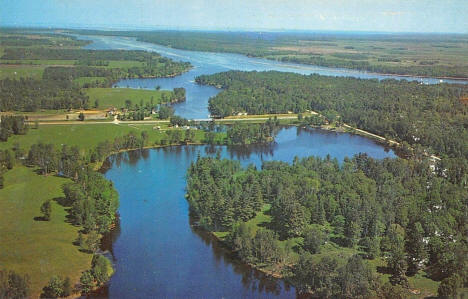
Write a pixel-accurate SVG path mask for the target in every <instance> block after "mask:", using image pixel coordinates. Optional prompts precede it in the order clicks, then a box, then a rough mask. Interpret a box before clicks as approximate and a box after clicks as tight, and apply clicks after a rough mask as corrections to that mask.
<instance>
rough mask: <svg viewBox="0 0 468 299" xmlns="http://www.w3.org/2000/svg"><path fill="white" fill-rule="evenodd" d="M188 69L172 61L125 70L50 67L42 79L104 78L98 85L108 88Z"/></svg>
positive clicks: (171, 74)
mask: <svg viewBox="0 0 468 299" xmlns="http://www.w3.org/2000/svg"><path fill="white" fill-rule="evenodd" d="M189 68H190V64H188V63H175V62H172V61H169V62H167V63H165V64H153V65H145V66H141V67H140V66H133V67H127V68H122V67H121V68H107V67H105V68H104V67H98V66H87V65H77V66H74V67H66V66H52V67H47V68H45V69H44V73H43V75H42V77H43V79H46V80H73V79H77V78H80V77H104V78H105V80H104V81H102V82H99V83H100V85H102V87H110V86H111V85H112V83H114V82H116V81H118V80H119V79H122V78H147V77H168V76H174V75H178V74H181V73H183V72H185V71H187V70H188V69H189ZM89 84H90V83H88V85H89ZM88 87H90V86H88ZM179 92H180V91H179ZM179 96H180V98H181V99H183V98H185V94H180V95H179Z"/></svg>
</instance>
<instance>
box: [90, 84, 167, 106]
mask: <svg viewBox="0 0 468 299" xmlns="http://www.w3.org/2000/svg"><path fill="white" fill-rule="evenodd" d="M86 93H87V95H88V96H89V100H90V103H91V105H94V103H95V101H96V100H98V102H99V106H98V108H103V109H105V108H110V107H115V108H124V107H125V101H126V100H130V101H132V103H133V104H138V105H140V103H141V102H142V101H143V105H146V103H151V99H153V104H154V105H156V104H158V103H160V102H161V96H162V95H163V94H164V95H165V96H166V97H168V98H169V96H170V95H171V94H172V91H166V90H164V91H163V90H146V89H131V88H88V89H86Z"/></svg>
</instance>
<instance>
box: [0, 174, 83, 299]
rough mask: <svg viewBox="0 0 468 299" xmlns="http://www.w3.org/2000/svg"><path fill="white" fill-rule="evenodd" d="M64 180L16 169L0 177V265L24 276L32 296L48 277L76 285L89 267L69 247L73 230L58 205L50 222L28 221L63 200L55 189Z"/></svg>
mask: <svg viewBox="0 0 468 299" xmlns="http://www.w3.org/2000/svg"><path fill="white" fill-rule="evenodd" d="M68 181H69V180H68V179H64V178H59V177H54V176H48V177H45V176H41V175H37V174H36V173H35V172H34V171H33V169H29V168H26V167H22V166H20V167H15V168H14V169H12V170H10V171H8V172H7V173H6V174H5V188H4V189H2V190H0V210H1V211H3V213H2V217H0V265H1V267H2V268H6V269H11V270H14V271H16V272H18V273H27V274H28V275H29V277H30V280H31V289H32V295H33V297H38V296H39V294H40V292H41V289H42V288H43V287H44V286H45V285H46V284H47V282H48V281H49V279H50V277H51V276H53V275H61V276H62V277H66V276H68V277H70V279H71V280H72V282H73V283H76V282H78V280H79V277H80V275H81V272H82V271H84V270H86V269H87V268H89V267H90V264H91V258H92V255H90V254H87V253H83V252H80V251H79V250H78V248H77V247H76V246H75V245H73V241H74V240H75V239H76V237H77V234H78V229H79V228H78V227H74V226H72V225H71V224H69V223H67V222H66V215H67V212H66V211H65V209H64V208H63V207H62V206H60V205H59V204H57V203H56V202H55V201H53V202H52V217H51V220H50V221H36V220H34V218H35V217H40V216H41V214H40V211H39V209H40V206H41V204H42V203H43V202H44V201H46V200H49V199H54V198H58V197H62V196H63V193H62V189H61V186H62V184H64V183H66V182H68Z"/></svg>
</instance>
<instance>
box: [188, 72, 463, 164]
mask: <svg viewBox="0 0 468 299" xmlns="http://www.w3.org/2000/svg"><path fill="white" fill-rule="evenodd" d="M196 81H197V82H198V83H200V84H211V85H215V86H218V87H222V88H224V89H225V90H224V91H222V92H220V93H219V94H218V95H216V96H215V97H213V98H211V99H210V101H209V110H210V112H211V114H213V115H218V116H223V117H224V116H228V115H234V114H237V113H238V112H247V113H249V114H265V113H287V112H288V111H292V112H295V113H301V112H305V111H307V110H312V111H317V112H320V113H321V114H323V115H328V116H329V118H330V119H328V121H330V122H333V121H336V120H337V119H339V120H341V121H343V122H345V123H348V124H350V125H352V126H356V127H358V128H360V129H364V130H367V131H370V132H372V133H375V134H378V135H382V136H386V137H388V138H391V139H395V140H397V141H400V142H401V141H405V142H407V143H409V144H421V145H423V146H424V147H426V148H428V149H429V151H434V152H435V153H437V154H439V155H447V156H449V157H463V158H465V159H468V130H467V126H468V117H467V113H468V106H467V105H466V104H465V103H463V101H461V98H462V97H463V96H466V95H467V94H468V87H467V86H466V85H455V84H437V85H422V84H419V83H418V82H408V81H405V80H401V81H397V80H383V81H378V80H365V79H356V78H342V77H326V76H320V75H315V74H313V75H299V74H292V73H281V72H273V71H271V72H240V71H230V72H224V73H219V74H214V75H209V76H200V77H198V78H197V79H196Z"/></svg>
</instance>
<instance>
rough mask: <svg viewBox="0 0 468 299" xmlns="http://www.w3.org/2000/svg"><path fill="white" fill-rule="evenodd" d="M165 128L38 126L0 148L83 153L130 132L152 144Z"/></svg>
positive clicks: (201, 134)
mask: <svg viewBox="0 0 468 299" xmlns="http://www.w3.org/2000/svg"><path fill="white" fill-rule="evenodd" d="M155 126H159V127H161V130H155V129H153V127H155ZM167 129H168V128H167V124H157V125H154V124H136V125H135V124H119V125H115V124H80V125H44V124H41V125H40V126H39V128H38V129H30V130H29V131H28V133H27V134H26V135H13V136H11V137H10V138H8V141H7V142H0V149H10V148H12V147H13V145H14V144H15V143H18V144H19V145H20V147H21V148H22V149H25V150H28V149H29V148H30V147H31V145H33V144H35V143H38V142H40V141H41V142H43V143H52V144H54V145H55V146H56V147H60V146H61V145H63V144H67V145H70V146H78V147H79V148H80V149H82V150H86V149H91V148H94V147H96V145H97V144H98V143H100V142H102V141H106V140H109V141H113V140H114V139H115V138H116V137H119V136H124V135H127V134H128V133H130V132H134V133H135V134H138V135H140V134H141V132H142V131H147V132H148V135H149V141H148V144H149V145H152V144H154V143H155V142H159V141H160V140H161V139H165V138H167V136H166V134H165V133H164V131H165V130H167ZM171 130H172V129H171ZM204 136H205V134H204V132H203V131H200V130H196V131H195V140H196V141H197V142H201V141H202V140H203V139H204ZM224 137H225V134H223V133H220V134H218V135H217V136H216V140H222V139H223V138H224Z"/></svg>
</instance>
